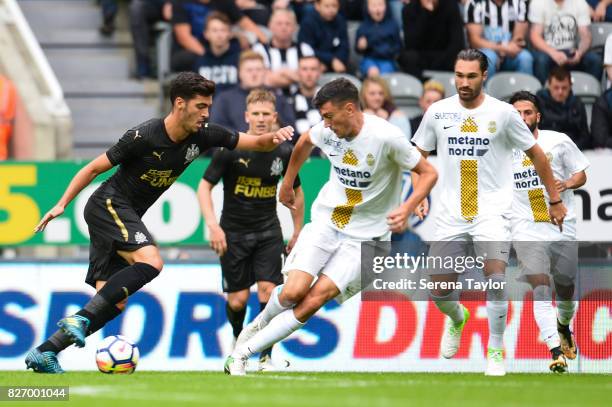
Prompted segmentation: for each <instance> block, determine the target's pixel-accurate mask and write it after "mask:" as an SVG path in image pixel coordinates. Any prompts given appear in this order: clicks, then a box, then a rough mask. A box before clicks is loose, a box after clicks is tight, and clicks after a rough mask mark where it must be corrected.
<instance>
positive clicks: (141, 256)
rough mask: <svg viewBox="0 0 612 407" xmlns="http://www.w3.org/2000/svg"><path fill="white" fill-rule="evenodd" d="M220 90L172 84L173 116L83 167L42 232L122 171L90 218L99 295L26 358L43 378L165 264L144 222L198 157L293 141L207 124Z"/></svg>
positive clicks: (188, 79) (95, 202) (90, 279)
mask: <svg viewBox="0 0 612 407" xmlns="http://www.w3.org/2000/svg"><path fill="white" fill-rule="evenodd" d="M214 92H215V84H214V82H212V81H209V80H207V79H205V78H204V77H202V76H200V75H199V74H197V73H193V72H183V73H180V74H179V75H178V76H177V77H176V79H175V80H174V81H173V82H172V84H171V86H170V99H171V102H172V111H171V112H170V113H169V114H168V115H167V116H166V117H165V118H164V119H152V120H149V121H147V122H144V123H142V124H140V125H138V126H136V127H134V128H133V129H131V130H128V131H127V132H126V133H125V134H124V135H123V137H121V139H120V140H119V141H118V142H117V144H115V145H114V146H113V147H111V148H110V149H109V150H108V151H107V152H106V153H105V154H102V155H100V156H98V157H97V158H95V159H94V160H93V161H91V162H90V163H89V164H87V165H86V166H85V167H83V168H82V169H81V170H80V171H79V172H78V173H77V174H76V175H75V176H74V178H73V179H72V181H71V182H70V184H69V185H68V187H67V188H66V191H65V192H64V195H63V196H62V197H61V199H60V200H59V201H58V203H57V204H56V205H55V206H54V207H53V208H52V209H51V210H50V211H49V212H47V213H46V214H45V215H44V217H43V218H42V220H41V221H40V223H39V224H38V225H37V226H36V228H35V231H36V232H40V231H42V230H44V229H45V227H46V225H47V223H49V221H51V220H52V219H54V218H56V217H58V216H60V215H61V214H62V213H63V212H64V209H65V208H66V206H67V205H68V204H69V203H70V202H71V201H72V200H73V199H74V197H75V196H76V195H77V194H78V193H79V192H80V191H81V190H82V189H83V188H85V187H86V186H87V185H89V184H90V183H91V182H92V181H93V180H94V178H95V177H96V176H97V175H99V174H101V173H103V172H106V171H108V170H109V169H111V168H112V167H113V166H115V165H119V168H118V169H117V172H115V174H113V175H112V176H111V177H110V178H109V179H108V180H107V181H105V182H104V183H103V184H102V185H101V186H100V187H99V188H98V189H97V190H96V191H95V192H94V193H93V195H92V196H91V198H89V200H88V201H87V205H86V206H85V211H84V217H85V220H86V222H87V225H88V227H89V235H90V254H89V270H88V272H87V277H86V279H85V281H86V282H87V283H88V284H90V285H92V286H93V287H95V289H96V291H97V293H96V295H94V297H93V298H92V299H91V300H90V301H89V302H88V303H87V304H86V305H85V307H84V308H83V309H81V310H80V311H78V312H77V313H76V314H75V315H72V316H69V317H66V318H63V319H61V320H60V321H59V322H58V326H59V327H60V329H59V330H58V331H56V332H55V333H54V334H53V335H52V336H51V337H49V339H48V340H47V341H45V342H44V343H43V344H41V345H40V346H38V347H37V348H35V349H32V350H31V351H30V352H29V353H28V354H27V356H26V360H25V362H26V366H27V367H28V368H32V369H33V370H34V371H35V372H40V373H63V370H62V368H61V366H60V365H59V363H58V361H57V354H58V353H59V352H60V351H62V350H64V349H65V348H67V347H68V346H70V345H71V344H73V343H74V344H75V345H76V346H77V347H83V346H85V337H87V336H88V335H90V334H92V333H94V332H96V331H97V330H99V329H100V328H102V327H103V326H104V325H105V324H106V323H107V322H108V321H110V320H112V319H114V318H115V317H116V316H117V315H119V314H120V313H121V311H122V310H123V308H124V307H125V304H126V302H127V298H128V297H129V296H130V295H132V294H134V293H135V292H136V291H138V290H139V289H140V288H141V287H142V286H144V285H145V284H147V283H148V282H150V281H151V280H153V279H154V278H155V277H157V276H158V275H159V273H160V271H161V270H162V267H163V260H162V258H161V256H160V254H159V249H158V248H157V246H156V245H155V242H154V240H153V237H152V235H151V234H150V233H149V231H148V230H147V227H146V226H145V225H144V223H143V222H142V219H141V218H142V216H143V215H144V214H145V212H146V211H147V209H148V208H149V207H150V206H151V205H152V204H153V203H154V202H155V201H156V200H157V198H159V197H160V195H161V194H162V193H163V192H164V191H165V190H166V189H168V188H169V187H170V185H172V183H173V182H174V181H175V180H176V179H177V178H178V177H179V175H180V174H181V173H182V172H183V171H184V170H185V168H187V166H188V165H189V164H191V162H193V160H194V159H195V158H197V157H198V156H199V155H200V154H201V153H203V152H204V151H206V150H207V149H209V148H211V147H224V148H228V149H234V148H236V147H237V148H240V149H243V150H261V151H271V150H273V149H274V148H276V147H277V145H278V144H280V143H282V142H283V141H285V140H290V139H291V136H292V134H293V129H292V128H291V127H284V128H281V129H279V130H278V131H276V132H275V133H268V134H265V135H263V136H251V135H247V134H245V133H238V132H236V131H230V130H226V129H224V128H223V127H221V126H216V125H214V124H212V123H208V115H209V109H210V106H211V104H212V96H213V94H214Z"/></svg>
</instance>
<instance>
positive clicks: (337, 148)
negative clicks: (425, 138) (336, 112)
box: [310, 114, 421, 239]
mask: <svg viewBox="0 0 612 407" xmlns="http://www.w3.org/2000/svg"><path fill="white" fill-rule="evenodd" d="M363 117H364V122H363V127H362V129H361V131H360V132H359V134H358V135H357V136H356V137H354V138H352V139H350V140H348V139H341V138H338V136H337V135H336V134H335V133H334V132H333V131H332V130H331V129H329V128H325V126H324V122H320V123H319V124H317V125H316V126H314V127H313V128H312V129H311V130H310V139H311V141H312V143H313V144H314V145H316V146H317V147H319V148H320V149H321V150H322V151H323V152H324V153H325V154H326V155H327V157H328V158H329V161H330V163H331V170H330V175H329V181H327V183H326V184H325V185H324V186H323V188H322V189H321V191H319V195H318V196H317V199H316V200H315V201H314V203H313V204H312V210H311V217H312V220H313V221H316V222H326V223H327V224H329V225H331V227H333V228H334V229H336V230H338V231H341V232H342V233H345V234H346V235H348V236H351V237H355V238H358V239H373V238H379V237H383V236H386V235H388V233H389V227H388V226H387V222H386V217H387V215H388V214H389V213H390V212H391V211H392V210H393V209H395V208H397V207H398V206H399V205H400V200H401V182H402V170H403V169H412V168H414V167H415V166H416V165H417V163H418V162H419V160H420V158H421V154H420V153H419V152H418V150H417V149H416V148H414V147H413V146H412V145H411V144H410V142H409V141H408V139H407V138H406V136H405V135H404V134H403V133H402V131H401V130H400V129H399V128H397V127H396V126H394V125H392V124H391V123H389V122H388V121H386V120H384V119H382V118H380V117H377V116H374V115H370V114H364V115H363Z"/></svg>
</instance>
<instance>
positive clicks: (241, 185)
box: [203, 143, 300, 233]
mask: <svg viewBox="0 0 612 407" xmlns="http://www.w3.org/2000/svg"><path fill="white" fill-rule="evenodd" d="M292 151H293V148H292V146H291V144H290V143H282V144H281V145H279V146H278V147H277V148H276V149H275V150H274V151H270V152H256V151H244V150H234V151H229V150H227V149H224V148H223V149H219V150H218V151H216V152H215V154H214V156H213V158H212V161H211V162H210V165H209V166H208V168H207V169H206V171H205V172H204V176H203V178H204V179H205V180H206V181H208V182H210V183H211V184H213V185H214V184H216V183H217V182H219V180H220V179H223V211H222V213H221V222H220V225H221V227H222V228H223V229H224V230H226V231H229V232H235V233H250V232H257V231H262V230H270V229H273V228H280V223H279V221H278V216H277V214H276V202H277V201H276V192H277V188H278V183H279V181H280V179H281V177H282V176H283V175H285V171H286V170H287V166H288V165H289V158H290V157H291V152H292ZM299 185H300V179H299V177H296V179H295V182H294V183H293V187H294V188H297V187H298V186H299Z"/></svg>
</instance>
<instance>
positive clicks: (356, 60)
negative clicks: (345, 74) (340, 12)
mask: <svg viewBox="0 0 612 407" xmlns="http://www.w3.org/2000/svg"><path fill="white" fill-rule="evenodd" d="M359 25H360V23H359V22H357V21H349V22H348V23H347V27H346V31H347V34H348V41H349V67H348V69H349V70H352V71H354V72H357V73H359V64H361V60H362V59H363V56H362V55H361V54H360V53H358V52H357V51H356V50H355V40H356V38H357V29H358V28H359Z"/></svg>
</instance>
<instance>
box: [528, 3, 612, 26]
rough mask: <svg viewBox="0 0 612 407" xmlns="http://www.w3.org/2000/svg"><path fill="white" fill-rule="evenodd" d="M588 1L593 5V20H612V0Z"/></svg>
mask: <svg viewBox="0 0 612 407" xmlns="http://www.w3.org/2000/svg"><path fill="white" fill-rule="evenodd" d="M536 1H537V0H536ZM587 2H588V3H589V6H591V19H592V20H593V21H612V0H587Z"/></svg>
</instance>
